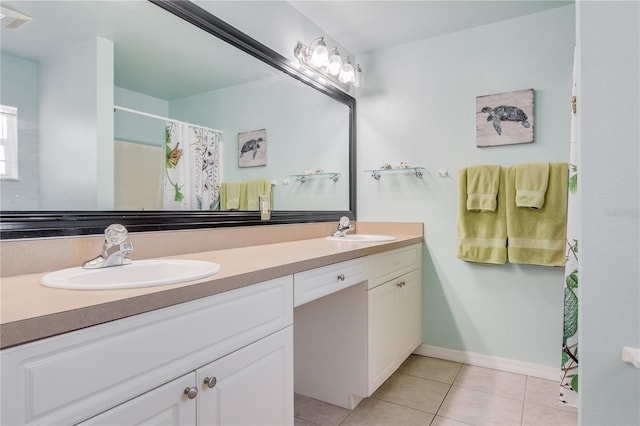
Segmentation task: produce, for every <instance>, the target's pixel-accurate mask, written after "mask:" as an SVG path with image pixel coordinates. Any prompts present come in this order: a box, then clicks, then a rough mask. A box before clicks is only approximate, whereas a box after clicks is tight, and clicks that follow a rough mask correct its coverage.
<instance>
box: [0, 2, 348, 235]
mask: <svg viewBox="0 0 640 426" xmlns="http://www.w3.org/2000/svg"><path fill="white" fill-rule="evenodd" d="M148 1H150V2H151V3H153V4H155V5H157V6H159V7H161V8H163V9H165V10H166V11H168V12H170V13H172V14H173V15H175V16H176V17H178V18H181V19H183V20H185V21H187V22H189V23H191V24H192V25H195V26H196V27H198V28H200V29H202V30H204V31H206V32H208V33H210V34H211V35H213V36H215V37H218V38H220V39H221V40H223V41H226V42H227V43H229V44H231V45H232V46H234V47H236V48H238V49H241V50H243V51H244V52H246V53H248V54H250V55H252V56H254V57H255V58H257V59H259V60H261V61H262V62H265V63H266V64H268V65H271V66H272V67H274V68H276V69H278V70H280V71H282V72H284V73H285V74H288V75H289V76H291V77H293V78H295V79H297V80H299V81H301V82H303V83H305V84H307V85H308V86H310V87H312V88H314V89H315V90H318V91H320V92H321V93H323V94H325V95H327V96H329V97H331V98H333V99H335V100H337V101H338V102H341V103H343V104H344V105H346V106H347V107H348V108H349V173H348V175H349V210H345V211H304V210H295V211H293V210H291V211H277V210H274V211H272V212H271V219H270V220H260V212H257V211H255V212H253V211H242V212H240V211H230V212H226V211H225V212H220V211H216V212H211V211H186V212H185V211H115V210H114V211H6V212H4V211H3V212H1V216H0V239H2V240H12V239H24V238H51V237H68V236H79V235H94V234H102V233H103V232H104V229H105V228H106V227H107V226H109V225H110V224H112V223H121V224H123V225H124V226H126V227H127V229H128V230H129V232H148V231H171V230H183V229H203V228H217V227H233V226H255V225H282V224H296V223H311V222H330V221H339V220H340V217H341V216H347V217H349V218H350V219H352V220H355V219H356V100H355V98H353V97H352V96H351V95H349V94H347V93H345V92H343V91H342V90H340V89H338V88H337V87H334V86H332V85H330V84H329V83H325V82H323V81H322V80H320V78H318V77H316V76H309V75H307V74H306V73H304V72H302V71H301V70H300V69H298V68H297V67H296V66H295V64H294V63H292V62H291V61H290V60H289V59H287V58H285V57H284V56H282V55H280V54H279V53H278V52H276V51H274V50H272V49H270V48H269V47H267V46H265V45H264V44H262V43H260V42H258V41H257V40H255V39H253V38H251V37H249V36H248V35H247V34H244V33H243V32H241V31H239V30H238V29H236V28H235V27H233V26H231V25H229V24H227V23H226V22H224V21H222V20H221V19H219V18H217V17H216V16H214V15H212V14H210V13H209V12H207V11H205V10H204V9H202V8H200V7H199V6H198V5H196V4H195V3H191V2H190V1H183V0H148ZM293 44H295V43H293V41H292V45H293Z"/></svg>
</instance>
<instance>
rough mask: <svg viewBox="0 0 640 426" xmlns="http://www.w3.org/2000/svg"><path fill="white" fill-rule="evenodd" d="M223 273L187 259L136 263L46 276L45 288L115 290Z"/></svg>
mask: <svg viewBox="0 0 640 426" xmlns="http://www.w3.org/2000/svg"><path fill="white" fill-rule="evenodd" d="M218 272H220V265H219V264H217V263H214V262H205V261H200V260H183V259H151V260H134V261H133V262H132V263H131V264H129V265H122V266H112V267H108V268H100V269H83V268H81V267H77V268H69V269H62V270H60V271H55V272H51V273H48V274H46V275H45V276H43V277H42V279H41V280H40V283H41V284H42V285H43V286H45V287H53V288H63V289H72V290H113V289H123V288H140V287H151V286H158V285H168V284H177V283H182V282H187V281H193V280H199V279H202V278H206V277H208V276H211V275H215V274H217V273H218Z"/></svg>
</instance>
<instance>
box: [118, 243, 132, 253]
mask: <svg viewBox="0 0 640 426" xmlns="http://www.w3.org/2000/svg"><path fill="white" fill-rule="evenodd" d="M120 253H122V254H123V255H124V256H128V255H130V254H131V253H133V243H122V244H120Z"/></svg>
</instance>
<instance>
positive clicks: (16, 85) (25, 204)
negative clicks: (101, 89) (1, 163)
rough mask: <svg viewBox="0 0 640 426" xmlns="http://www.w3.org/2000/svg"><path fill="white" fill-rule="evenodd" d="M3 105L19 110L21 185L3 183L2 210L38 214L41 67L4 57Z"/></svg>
mask: <svg viewBox="0 0 640 426" xmlns="http://www.w3.org/2000/svg"><path fill="white" fill-rule="evenodd" d="M0 66H1V67H2V68H1V69H0V81H1V86H0V104H2V105H8V106H14V107H16V108H18V151H19V152H18V167H19V168H18V173H19V176H18V178H19V180H18V181H4V180H3V181H0V195H1V197H2V198H1V199H0V207H1V208H2V210H38V208H39V205H38V197H37V196H34V195H37V194H38V192H39V191H38V161H39V160H38V158H39V155H38V64H36V63H35V62H31V61H28V60H25V59H22V58H18V57H16V56H12V55H7V54H5V53H3V54H2V57H1V59H0Z"/></svg>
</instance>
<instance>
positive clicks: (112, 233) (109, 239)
mask: <svg viewBox="0 0 640 426" xmlns="http://www.w3.org/2000/svg"><path fill="white" fill-rule="evenodd" d="M128 235H129V232H128V231H127V228H125V227H124V226H123V225H120V224H119V223H114V224H112V225H109V227H107V229H105V231H104V240H105V245H106V246H108V247H113V246H117V245H118V244H120V243H123V242H124V241H125V240H126V239H127V236H128Z"/></svg>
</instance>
